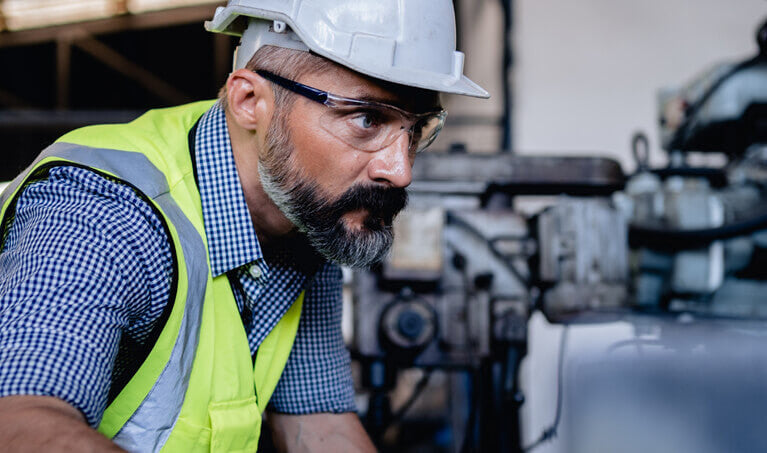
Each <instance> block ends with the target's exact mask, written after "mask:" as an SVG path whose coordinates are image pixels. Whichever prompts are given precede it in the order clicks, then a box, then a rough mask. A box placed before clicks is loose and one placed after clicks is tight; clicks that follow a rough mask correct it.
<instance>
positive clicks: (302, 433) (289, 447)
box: [267, 412, 376, 453]
mask: <svg viewBox="0 0 767 453" xmlns="http://www.w3.org/2000/svg"><path fill="white" fill-rule="evenodd" d="M267 420H268V423H269V426H270V427H271V429H272V437H273V438H274V443H275V446H276V447H277V449H278V450H279V451H282V452H289V453H298V452H327V451H332V452H339V453H343V452H374V451H376V449H375V446H373V442H371V441H370V437H368V435H367V433H366V432H365V429H364V428H363V427H362V424H361V423H360V421H359V419H358V418H357V414H354V413H351V412H349V413H345V414H311V415H284V414H275V413H270V414H268V416H267Z"/></svg>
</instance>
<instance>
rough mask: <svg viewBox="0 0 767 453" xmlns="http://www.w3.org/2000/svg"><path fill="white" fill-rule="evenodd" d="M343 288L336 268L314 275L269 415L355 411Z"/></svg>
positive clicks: (330, 266) (328, 265) (324, 268)
mask: <svg viewBox="0 0 767 453" xmlns="http://www.w3.org/2000/svg"><path fill="white" fill-rule="evenodd" d="M341 283H342V277H341V269H340V268H339V267H338V266H336V265H332V264H326V265H324V267H323V268H322V269H321V270H320V271H319V272H318V273H317V275H316V276H315V279H314V283H313V284H312V287H311V288H310V290H309V291H307V294H306V297H305V299H304V305H303V310H302V312H301V320H300V322H299V324H298V332H297V334H296V339H295V343H294V344H293V350H292V351H291V353H290V357H289V358H288V362H287V364H286V365H285V370H284V371H283V373H282V377H281V378H280V381H279V382H278V383H277V388H276V389H275V390H274V394H273V395H272V398H271V400H270V403H269V409H270V410H272V411H275V412H281V413H287V414H296V415H299V414H311V413H318V412H332V413H342V412H354V411H356V407H355V405H354V385H353V382H352V376H351V358H350V356H349V351H348V350H347V348H346V345H345V344H344V340H343V336H342V333H341V315H342V311H343V301H342V299H341V290H342V286H341Z"/></svg>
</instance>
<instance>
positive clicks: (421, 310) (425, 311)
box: [379, 295, 437, 356]
mask: <svg viewBox="0 0 767 453" xmlns="http://www.w3.org/2000/svg"><path fill="white" fill-rule="evenodd" d="M379 322H380V324H379V335H380V337H379V338H380V339H381V344H382V346H383V347H384V348H385V349H388V350H389V351H390V352H392V353H404V354H405V356H409V355H411V354H413V353H415V354H417V353H418V352H420V351H422V350H423V349H424V348H425V347H426V346H428V345H429V343H431V342H432V340H434V338H435V337H436V334H437V313H436V312H435V311H434V309H433V308H432V306H431V305H429V303H428V302H426V301H425V300H423V299H421V298H418V297H416V296H415V295H410V296H408V297H398V298H396V299H395V300H393V301H392V302H390V303H389V304H388V305H387V307H386V308H384V310H383V312H382V313H381V318H380V321H379Z"/></svg>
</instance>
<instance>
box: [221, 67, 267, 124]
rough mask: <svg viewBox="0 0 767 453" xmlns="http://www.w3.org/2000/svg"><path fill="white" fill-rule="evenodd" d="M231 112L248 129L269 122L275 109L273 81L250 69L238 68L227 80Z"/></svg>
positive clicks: (236, 120)
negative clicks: (270, 81)
mask: <svg viewBox="0 0 767 453" xmlns="http://www.w3.org/2000/svg"><path fill="white" fill-rule="evenodd" d="M226 91H227V94H226V97H227V103H228V104H229V112H230V114H231V115H232V118H233V119H234V121H235V122H237V124H238V125H239V126H240V127H241V128H243V129H246V130H249V131H254V130H256V128H257V127H259V126H261V127H263V126H264V125H267V126H268V124H269V122H270V121H271V117H272V112H273V111H274V92H273V91H272V86H271V83H269V81H268V80H266V79H264V78H263V77H261V76H260V75H258V74H256V73H255V72H253V71H250V70H248V69H238V70H236V71H234V72H233V73H231V74H230V75H229V79H227V81H226Z"/></svg>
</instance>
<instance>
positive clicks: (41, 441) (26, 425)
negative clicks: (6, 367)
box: [0, 395, 125, 453]
mask: <svg viewBox="0 0 767 453" xmlns="http://www.w3.org/2000/svg"><path fill="white" fill-rule="evenodd" d="M0 445H2V449H3V451H14V452H39V451H48V452H72V451H77V452H83V453H88V452H121V451H125V450H123V449H121V448H120V447H118V446H117V445H115V444H114V443H112V441H110V440H109V439H107V438H106V437H104V436H102V435H101V434H100V433H99V432H98V431H96V430H94V429H93V428H91V427H90V426H88V424H87V423H85V417H83V415H82V414H81V413H80V411H78V410H77V409H75V408H74V407H72V406H70V405H69V404H67V403H66V402H64V401H62V400H60V399H58V398H54V397H51V396H27V395H24V396H6V397H3V398H0Z"/></svg>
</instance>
